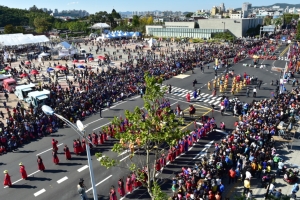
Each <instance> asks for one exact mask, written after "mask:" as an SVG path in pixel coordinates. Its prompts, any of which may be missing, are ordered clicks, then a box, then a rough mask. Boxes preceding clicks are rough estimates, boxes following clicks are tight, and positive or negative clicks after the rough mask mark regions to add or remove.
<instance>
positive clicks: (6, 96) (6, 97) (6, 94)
mask: <svg viewBox="0 0 300 200" xmlns="http://www.w3.org/2000/svg"><path fill="white" fill-rule="evenodd" d="M4 96H5V99H6V102H8V97H9V95H8V93H7V92H5V94H4Z"/></svg>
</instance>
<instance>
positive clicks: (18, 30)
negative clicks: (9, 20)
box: [15, 26, 25, 33]
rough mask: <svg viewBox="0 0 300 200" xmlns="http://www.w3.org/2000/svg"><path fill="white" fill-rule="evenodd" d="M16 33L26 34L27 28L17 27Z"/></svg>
mask: <svg viewBox="0 0 300 200" xmlns="http://www.w3.org/2000/svg"><path fill="white" fill-rule="evenodd" d="M15 32H16V33H25V28H24V27H23V26H16V29H15Z"/></svg>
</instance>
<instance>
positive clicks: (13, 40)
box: [0, 33, 49, 46]
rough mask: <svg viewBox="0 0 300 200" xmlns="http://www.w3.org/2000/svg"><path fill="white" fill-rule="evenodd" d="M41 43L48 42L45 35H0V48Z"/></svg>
mask: <svg viewBox="0 0 300 200" xmlns="http://www.w3.org/2000/svg"><path fill="white" fill-rule="evenodd" d="M43 42H49V39H48V38H47V37H46V36H45V35H37V36H34V35H32V34H23V33H15V34H4V35H0V46H17V45H26V44H38V43H43Z"/></svg>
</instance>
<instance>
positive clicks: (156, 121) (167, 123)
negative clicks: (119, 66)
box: [96, 74, 187, 200]
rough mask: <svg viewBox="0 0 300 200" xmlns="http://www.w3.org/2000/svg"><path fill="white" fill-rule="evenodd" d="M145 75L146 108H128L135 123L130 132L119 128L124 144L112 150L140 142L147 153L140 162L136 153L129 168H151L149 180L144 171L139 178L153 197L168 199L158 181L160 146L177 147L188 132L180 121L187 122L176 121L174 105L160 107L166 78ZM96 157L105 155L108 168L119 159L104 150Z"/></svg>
mask: <svg viewBox="0 0 300 200" xmlns="http://www.w3.org/2000/svg"><path fill="white" fill-rule="evenodd" d="M144 78H145V82H146V92H145V95H144V97H143V100H144V110H143V111H142V110H141V109H140V108H138V107H136V108H135V109H134V111H132V112H131V111H128V110H126V111H125V117H126V118H127V119H128V121H129V122H130V124H131V126H128V127H127V128H126V131H125V132H122V133H121V132H119V131H118V130H117V133H116V135H115V137H116V139H118V140H120V143H115V144H114V146H113V148H112V151H114V152H117V153H118V154H120V153H121V152H122V151H123V150H124V147H125V146H126V147H125V148H127V147H128V146H130V145H133V144H134V143H137V144H138V145H139V146H140V148H143V149H144V150H145V152H146V153H145V154H146V155H145V156H139V158H140V160H138V161H137V160H136V159H134V157H135V154H134V153H133V152H132V153H131V156H130V161H129V162H131V164H130V165H129V170H131V171H135V172H139V171H141V170H142V168H143V167H146V168H147V169H148V176H147V177H148V179H147V180H145V177H144V175H143V174H142V173H140V174H139V173H137V179H138V180H139V181H141V182H142V183H143V186H144V187H146V188H147V191H148V193H149V195H150V196H151V198H152V199H153V200H165V199H166V195H165V194H164V193H163V192H162V190H161V189H160V187H159V185H158V184H157V183H156V177H155V174H156V171H155V170H154V166H155V163H156V160H157V159H158V158H159V156H160V151H159V147H160V146H161V145H162V144H164V145H169V146H173V145H175V144H176V142H177V141H178V140H179V139H181V138H182V137H183V136H185V135H186V134H187V133H186V132H183V131H181V130H180V129H179V128H178V126H179V125H180V123H183V121H182V120H183V119H179V120H176V119H175V114H174V113H171V112H170V108H165V109H163V110H160V108H159V107H160V105H159V102H160V101H161V99H162V98H163V97H164V94H165V92H166V88H164V89H161V87H160V84H161V83H162V79H158V78H156V77H152V76H149V74H146V75H145V76H144ZM158 111H159V112H161V113H162V114H161V115H160V116H159V115H158V114H157V113H158ZM144 113H147V117H145V118H144V117H143V114H144ZM111 123H112V124H113V125H115V126H118V125H119V124H120V123H121V120H120V119H119V118H117V117H115V118H114V119H113V120H112V122H111ZM137 141H139V142H137ZM150 156H151V158H150ZM96 157H97V158H100V157H101V159H100V164H101V165H102V166H105V167H107V168H110V167H115V166H118V162H117V161H116V160H114V159H112V158H110V157H107V156H104V155H102V154H101V153H96ZM153 158H154V159H153Z"/></svg>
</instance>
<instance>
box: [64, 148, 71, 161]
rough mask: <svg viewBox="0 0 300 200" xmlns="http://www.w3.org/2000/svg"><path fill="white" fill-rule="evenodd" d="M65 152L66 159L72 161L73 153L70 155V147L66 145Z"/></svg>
mask: <svg viewBox="0 0 300 200" xmlns="http://www.w3.org/2000/svg"><path fill="white" fill-rule="evenodd" d="M64 152H65V157H66V159H67V160H70V159H71V153H70V150H69V147H68V146H67V145H66V144H65V147H64Z"/></svg>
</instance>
